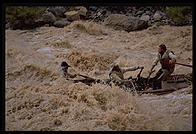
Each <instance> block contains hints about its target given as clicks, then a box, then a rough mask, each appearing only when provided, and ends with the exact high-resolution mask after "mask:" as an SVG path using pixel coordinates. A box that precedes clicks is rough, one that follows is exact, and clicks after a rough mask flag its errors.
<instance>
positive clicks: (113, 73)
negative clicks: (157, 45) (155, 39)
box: [109, 63, 144, 84]
mask: <svg viewBox="0 0 196 134" xmlns="http://www.w3.org/2000/svg"><path fill="white" fill-rule="evenodd" d="M143 68H144V67H143V66H142V67H140V66H137V67H119V66H118V64H117V63H113V64H112V67H111V70H110V73H109V77H110V80H111V81H113V82H114V83H116V84H122V83H124V82H128V81H129V80H126V79H124V73H125V72H128V71H135V70H138V69H143Z"/></svg>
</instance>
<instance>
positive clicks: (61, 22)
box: [53, 19, 71, 28]
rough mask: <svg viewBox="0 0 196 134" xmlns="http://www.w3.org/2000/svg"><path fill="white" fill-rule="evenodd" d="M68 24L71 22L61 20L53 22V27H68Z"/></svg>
mask: <svg viewBox="0 0 196 134" xmlns="http://www.w3.org/2000/svg"><path fill="white" fill-rule="evenodd" d="M70 23H71V22H70V21H68V20H67V19H62V20H58V21H55V22H54V24H53V25H54V26H55V27H59V28H62V27H64V26H67V25H69V24H70Z"/></svg>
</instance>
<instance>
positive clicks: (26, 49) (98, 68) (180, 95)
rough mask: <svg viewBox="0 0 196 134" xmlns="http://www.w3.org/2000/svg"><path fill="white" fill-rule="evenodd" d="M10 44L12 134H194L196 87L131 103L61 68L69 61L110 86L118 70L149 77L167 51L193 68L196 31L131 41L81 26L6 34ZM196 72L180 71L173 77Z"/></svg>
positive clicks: (154, 33) (168, 29)
mask: <svg viewBox="0 0 196 134" xmlns="http://www.w3.org/2000/svg"><path fill="white" fill-rule="evenodd" d="M5 36H6V42H5V43H6V44H5V50H6V52H5V54H6V60H5V63H6V89H5V97H6V100H5V101H6V102H5V112H6V113H5V114H6V117H5V119H6V120H5V121H6V122H5V125H6V126H5V127H6V130H11V131H15V130H21V131H26V130H30V131H35V130H38V131H40V130H41V131H46V130H54V131H60V130H62V131H73V130H79V131H84V130H87V131H110V130H114V131H129V130H131V131H136V130H139V131H144V130H152V131H155V130H161V131H162V130H177V131H186V130H188V131H189V130H192V110H193V104H192V86H190V87H188V88H185V89H180V90H178V91H175V92H172V93H170V94H165V95H153V94H143V95H140V96H139V95H135V96H133V95H132V94H130V93H128V92H125V91H124V90H122V89H121V88H119V87H116V86H113V87H110V86H107V85H101V84H94V85H93V86H87V85H85V84H83V83H72V82H70V81H67V80H66V79H65V78H64V77H63V74H62V72H61V68H60V64H61V62H62V61H64V60H65V61H67V63H68V64H69V65H71V66H72V67H73V68H74V69H75V70H76V71H77V72H79V73H80V74H83V75H88V76H90V77H93V78H100V79H107V78H109V77H108V73H109V70H110V66H111V64H112V63H113V62H117V63H118V64H119V65H120V66H124V67H128V66H138V65H139V66H144V70H143V72H142V74H141V76H143V77H147V76H148V73H147V71H148V70H149V69H150V68H151V65H152V61H153V59H154V58H155V55H156V52H157V49H158V45H160V44H161V43H164V44H166V46H167V48H168V49H170V50H173V51H174V53H175V54H176V56H177V61H178V62H179V63H184V64H190V65H192V26H183V27H175V26H169V25H165V26H158V25H154V26H152V27H149V28H148V29H146V30H142V31H134V32H129V33H128V32H125V31H117V30H113V29H111V28H107V27H104V26H102V25H99V24H95V23H92V22H82V21H75V22H73V23H72V24H71V25H69V26H67V27H64V28H55V27H40V28H37V29H36V30H6V33H5ZM159 68H160V64H158V65H157V66H156V67H155V70H156V71H158V69H159ZM138 72H139V70H137V71H134V72H127V73H126V74H125V77H128V76H130V75H131V76H132V77H136V76H137V74H138ZM191 72H192V68H188V67H184V66H181V65H176V68H175V71H174V74H186V73H191ZM153 75H154V74H152V77H153Z"/></svg>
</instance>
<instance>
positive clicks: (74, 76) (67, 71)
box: [61, 61, 96, 85]
mask: <svg viewBox="0 0 196 134" xmlns="http://www.w3.org/2000/svg"><path fill="white" fill-rule="evenodd" d="M61 69H62V70H63V73H64V76H65V78H66V79H67V80H72V81H73V82H74V83H77V82H82V83H84V84H86V85H92V83H96V79H94V78H91V77H88V76H85V75H81V74H79V73H76V71H75V70H74V69H73V68H71V66H69V65H68V64H67V63H66V62H65V61H63V62H62V63H61Z"/></svg>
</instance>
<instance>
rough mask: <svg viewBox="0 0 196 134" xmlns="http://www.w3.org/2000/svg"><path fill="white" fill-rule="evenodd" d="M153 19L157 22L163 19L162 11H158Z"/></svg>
mask: <svg viewBox="0 0 196 134" xmlns="http://www.w3.org/2000/svg"><path fill="white" fill-rule="evenodd" d="M153 18H154V20H155V21H158V20H160V19H161V18H162V15H161V12H160V11H156V12H155V14H154V15H153Z"/></svg>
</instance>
